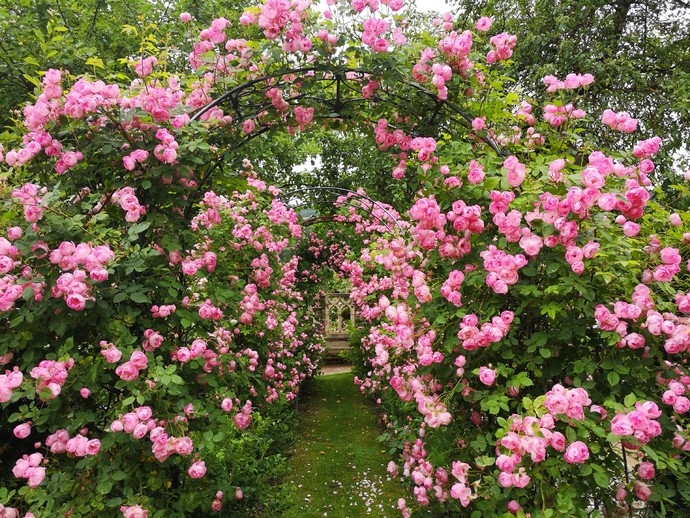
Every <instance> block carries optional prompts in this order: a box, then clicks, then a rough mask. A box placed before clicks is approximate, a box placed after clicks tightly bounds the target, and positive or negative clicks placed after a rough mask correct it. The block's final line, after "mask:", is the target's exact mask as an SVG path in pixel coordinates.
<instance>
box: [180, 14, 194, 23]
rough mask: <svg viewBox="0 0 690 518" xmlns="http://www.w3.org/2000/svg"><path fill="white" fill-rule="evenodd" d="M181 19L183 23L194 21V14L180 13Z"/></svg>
mask: <svg viewBox="0 0 690 518" xmlns="http://www.w3.org/2000/svg"><path fill="white" fill-rule="evenodd" d="M180 21H181V22H182V23H189V22H191V21H192V15H191V14H189V13H180Z"/></svg>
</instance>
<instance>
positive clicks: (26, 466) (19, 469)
mask: <svg viewBox="0 0 690 518" xmlns="http://www.w3.org/2000/svg"><path fill="white" fill-rule="evenodd" d="M42 462H43V455H41V454H40V453H32V454H31V455H23V456H22V458H21V459H18V460H17V462H16V464H15V465H14V468H12V474H13V475H14V476H15V477H17V478H26V479H28V480H29V483H28V486H29V487H38V486H39V485H40V484H41V482H43V479H45V478H46V469H45V468H44V467H43V466H41V463H42Z"/></svg>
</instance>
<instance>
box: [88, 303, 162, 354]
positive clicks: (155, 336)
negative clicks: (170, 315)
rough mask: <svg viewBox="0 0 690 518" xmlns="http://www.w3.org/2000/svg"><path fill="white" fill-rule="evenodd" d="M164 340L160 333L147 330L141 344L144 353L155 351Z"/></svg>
mask: <svg viewBox="0 0 690 518" xmlns="http://www.w3.org/2000/svg"><path fill="white" fill-rule="evenodd" d="M174 307H175V306H174V305H173V308H174ZM163 340H164V338H163V335H161V334H160V333H159V332H157V331H154V330H153V329H147V330H146V331H144V341H143V342H142V343H141V347H142V349H144V351H147V352H151V351H155V350H156V349H158V348H159V347H160V346H161V345H162V344H163ZM110 345H112V344H110ZM101 352H103V351H101ZM121 356H122V353H120V357H121ZM119 360H120V358H119V357H118V358H117V360H115V362H118V361H119Z"/></svg>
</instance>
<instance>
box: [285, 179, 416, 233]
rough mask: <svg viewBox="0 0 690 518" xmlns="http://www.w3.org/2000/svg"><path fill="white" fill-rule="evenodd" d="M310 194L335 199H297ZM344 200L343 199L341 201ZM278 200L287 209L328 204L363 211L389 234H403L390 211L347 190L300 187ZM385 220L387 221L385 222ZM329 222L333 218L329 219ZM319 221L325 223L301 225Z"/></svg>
mask: <svg viewBox="0 0 690 518" xmlns="http://www.w3.org/2000/svg"><path fill="white" fill-rule="evenodd" d="M310 192H325V193H328V194H333V195H336V197H335V198H333V199H330V200H316V201H304V200H300V199H298V198H297V197H298V196H299V195H300V194H305V193H310ZM343 198H344V199H343ZM279 199H280V200H281V201H282V202H283V203H285V205H287V206H288V207H291V208H293V209H297V208H299V207H304V206H308V205H312V204H313V203H329V204H333V205H334V206H338V205H341V206H350V207H354V208H356V209H360V210H363V211H365V212H367V213H368V216H370V217H373V218H375V219H376V220H377V221H378V222H379V223H381V225H383V226H384V227H385V228H386V229H387V230H388V231H389V232H390V233H391V234H395V233H396V230H397V231H399V232H404V230H405V229H404V227H403V226H402V225H401V223H400V221H399V220H398V219H397V218H396V217H395V216H393V215H392V214H391V213H390V211H389V210H388V209H387V208H386V207H385V206H384V205H383V204H381V203H379V202H378V201H376V200H373V199H371V198H370V197H369V196H366V195H365V194H362V193H359V192H356V191H351V190H349V189H343V188H341V187H328V186H317V187H301V188H299V189H294V190H291V191H289V192H286V193H282V194H281V195H280V196H279ZM290 200H296V201H297V202H298V203H297V204H293V203H290ZM386 219H387V220H388V221H386ZM330 220H331V221H332V220H333V218H331V219H330ZM321 221H326V220H325V219H323V217H322V218H313V220H307V221H306V222H304V223H303V225H306V226H308V225H313V224H315V223H319V222H321ZM391 225H393V226H391Z"/></svg>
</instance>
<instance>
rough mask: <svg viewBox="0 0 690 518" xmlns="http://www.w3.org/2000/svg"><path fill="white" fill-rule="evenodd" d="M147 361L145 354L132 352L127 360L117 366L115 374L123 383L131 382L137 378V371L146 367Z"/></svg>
mask: <svg viewBox="0 0 690 518" xmlns="http://www.w3.org/2000/svg"><path fill="white" fill-rule="evenodd" d="M101 353H103V351H101ZM148 363H149V359H148V357H147V356H146V354H145V353H143V352H141V351H132V354H131V355H130V357H129V360H128V361H126V362H125V363H123V364H121V365H118V367H117V368H116V369H115V374H117V375H118V376H120V379H123V380H125V381H132V380H135V379H137V378H138V377H139V371H141V370H144V369H146V368H147V367H148Z"/></svg>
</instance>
